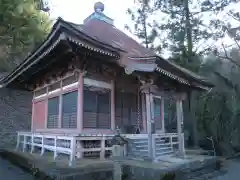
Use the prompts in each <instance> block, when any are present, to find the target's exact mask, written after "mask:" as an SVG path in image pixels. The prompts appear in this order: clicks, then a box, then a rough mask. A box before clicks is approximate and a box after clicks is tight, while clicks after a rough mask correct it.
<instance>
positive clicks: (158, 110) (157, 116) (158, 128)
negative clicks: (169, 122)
mask: <svg viewBox="0 0 240 180" xmlns="http://www.w3.org/2000/svg"><path fill="white" fill-rule="evenodd" d="M151 98H152V102H153V110H152V111H153V112H152V113H153V119H154V128H155V132H156V133H164V117H163V116H164V114H163V106H162V105H163V100H162V99H161V97H159V96H152V97H151Z"/></svg>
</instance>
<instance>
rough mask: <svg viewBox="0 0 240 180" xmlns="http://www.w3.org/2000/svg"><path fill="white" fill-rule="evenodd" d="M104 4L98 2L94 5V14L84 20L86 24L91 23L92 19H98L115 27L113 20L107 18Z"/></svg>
mask: <svg viewBox="0 0 240 180" xmlns="http://www.w3.org/2000/svg"><path fill="white" fill-rule="evenodd" d="M103 11H104V4H103V3H102V2H97V3H95V4H94V12H93V13H92V14H91V15H90V16H88V17H87V18H86V19H85V20H84V24H86V23H87V22H89V21H90V20H92V19H97V20H101V21H104V22H106V23H108V24H111V25H113V19H111V18H109V17H108V16H106V15H105V14H104V13H103Z"/></svg>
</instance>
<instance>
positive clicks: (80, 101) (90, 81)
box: [32, 72, 115, 132]
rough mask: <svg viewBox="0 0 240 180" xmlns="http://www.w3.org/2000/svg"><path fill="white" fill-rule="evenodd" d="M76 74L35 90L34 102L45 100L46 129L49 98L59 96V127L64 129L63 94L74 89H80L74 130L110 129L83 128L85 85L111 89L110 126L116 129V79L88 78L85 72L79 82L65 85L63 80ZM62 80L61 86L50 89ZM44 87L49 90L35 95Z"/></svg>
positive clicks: (80, 75) (80, 74)
mask: <svg viewBox="0 0 240 180" xmlns="http://www.w3.org/2000/svg"><path fill="white" fill-rule="evenodd" d="M71 76H74V73H71V74H70V75H69V74H68V75H66V76H65V77H63V78H61V79H60V80H59V79H58V80H57V81H52V82H51V83H49V84H47V85H44V86H43V87H41V88H38V89H36V90H34V96H33V103H34V102H38V101H42V100H44V101H45V106H46V107H45V113H46V115H45V116H46V118H45V129H48V128H47V117H48V116H47V114H48V112H47V111H48V99H49V98H52V97H56V96H59V119H58V128H59V129H60V130H61V131H62V130H63V129H62V128H61V127H62V126H61V122H62V121H61V119H62V112H61V110H62V95H63V94H66V93H69V92H72V91H76V90H77V91H78V101H77V102H78V107H77V128H76V129H72V131H75V130H78V132H84V131H85V132H86V131H87V132H88V131H92V130H93V131H95V130H97V131H106V130H108V129H91V128H83V98H81V97H82V96H83V94H84V92H83V87H84V85H85V84H86V85H89V86H95V87H101V88H106V89H109V90H110V91H111V95H110V100H111V102H110V106H111V107H110V113H111V115H110V122H111V124H110V127H111V129H112V130H114V129H115V106H114V98H115V97H114V94H115V93H114V81H113V80H111V81H110V82H106V81H101V80H96V79H94V78H88V77H84V73H81V72H80V73H79V78H78V81H77V82H74V83H72V84H68V85H66V86H63V84H62V81H63V80H64V79H66V78H68V77H71ZM57 82H60V88H57V89H54V90H52V91H48V89H49V86H51V85H53V84H55V83H57ZM43 88H47V92H46V93H44V94H42V95H39V96H35V92H36V91H38V90H40V89H43ZM32 124H33V118H32ZM51 130H54V131H57V129H51Z"/></svg>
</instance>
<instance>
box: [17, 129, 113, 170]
mask: <svg viewBox="0 0 240 180" xmlns="http://www.w3.org/2000/svg"><path fill="white" fill-rule="evenodd" d="M110 139H112V137H110V136H105V135H102V136H77V135H71V134H68V135H62V134H43V133H31V132H18V136H17V146H16V149H19V147H20V145H21V146H22V151H23V152H25V151H26V148H27V146H29V147H30V152H31V153H33V152H34V150H35V148H36V147H38V148H40V149H41V155H43V154H44V153H45V150H48V151H52V152H53V159H54V160H55V159H56V158H57V156H58V154H60V153H62V154H65V155H69V165H70V166H71V165H72V163H73V161H74V160H75V158H76V157H77V158H82V157H83V154H84V152H99V153H100V158H101V159H104V158H105V152H106V151H112V147H106V144H105V143H106V140H110ZM83 141H84V142H88V141H99V143H100V146H99V147H84V145H83Z"/></svg>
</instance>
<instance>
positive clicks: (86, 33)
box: [0, 12, 212, 89]
mask: <svg viewBox="0 0 240 180" xmlns="http://www.w3.org/2000/svg"><path fill="white" fill-rule="evenodd" d="M95 13H96V15H97V16H101V15H102V12H95ZM91 17H94V16H93V14H92V15H91ZM104 17H106V16H105V15H104ZM63 40H67V41H71V42H73V43H76V44H77V45H79V46H83V47H85V48H88V49H91V50H93V51H97V52H100V53H103V54H106V55H109V56H112V57H115V58H116V59H118V64H119V65H120V66H123V67H125V68H128V66H129V64H134V65H133V66H132V67H131V68H133V67H135V65H139V64H140V66H137V67H139V68H137V69H134V70H135V71H147V72H154V71H155V72H158V73H161V74H162V75H165V76H168V77H169V78H171V79H174V80H177V81H179V82H180V83H183V84H187V85H189V86H194V87H197V88H200V89H207V88H209V87H212V84H211V83H209V82H208V81H207V80H206V79H205V78H203V77H200V76H198V75H196V74H195V73H193V72H190V71H188V70H186V69H184V68H182V67H180V66H178V65H176V64H174V63H173V62H170V61H168V60H165V59H163V58H161V57H160V56H158V55H157V54H156V53H155V52H153V51H152V50H150V49H147V48H145V47H143V46H142V45H140V44H139V43H138V42H136V41H135V40H134V39H132V38H131V37H129V36H128V35H126V34H125V33H124V32H122V31H120V30H119V29H117V28H116V27H115V26H114V25H113V24H111V23H107V22H106V21H103V20H101V18H100V19H98V18H92V19H91V18H88V20H87V21H86V22H85V23H84V24H80V25H79V24H74V23H71V22H67V21H64V20H63V19H61V18H58V19H57V21H56V23H55V24H54V26H53V28H52V31H51V32H50V34H49V35H48V37H47V38H46V40H45V41H44V42H43V43H42V44H41V45H40V46H39V47H38V48H36V49H35V50H34V51H33V52H32V53H31V54H30V55H29V56H28V57H27V58H26V59H25V60H24V61H23V63H22V64H20V65H19V66H18V67H17V68H16V69H14V70H13V71H12V72H11V73H10V74H8V75H7V76H6V77H5V78H3V79H2V80H0V84H1V85H2V86H4V85H7V84H9V83H11V82H12V81H13V80H14V79H15V78H17V77H18V76H19V75H20V74H22V73H24V71H26V70H27V69H28V68H30V67H31V66H32V65H34V64H36V63H37V62H39V61H40V60H41V59H42V58H43V57H44V56H45V55H47V54H48V53H50V52H51V51H52V50H53V48H54V47H55V46H57V44H58V43H59V42H61V41H63Z"/></svg>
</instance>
